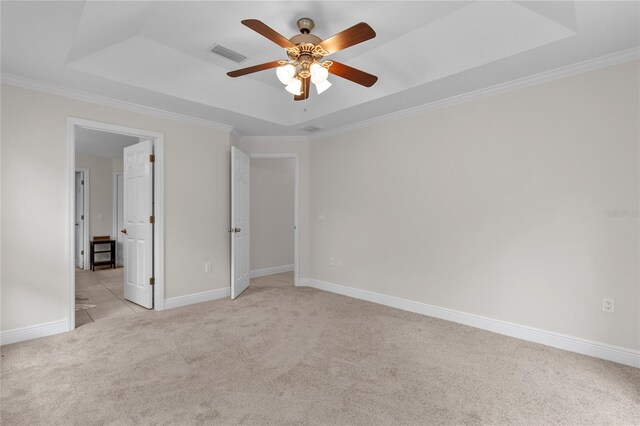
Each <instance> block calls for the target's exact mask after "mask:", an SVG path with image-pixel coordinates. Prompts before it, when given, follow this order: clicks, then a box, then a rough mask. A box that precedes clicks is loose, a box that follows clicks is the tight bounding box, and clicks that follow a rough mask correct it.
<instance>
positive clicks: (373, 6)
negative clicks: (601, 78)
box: [1, 1, 640, 136]
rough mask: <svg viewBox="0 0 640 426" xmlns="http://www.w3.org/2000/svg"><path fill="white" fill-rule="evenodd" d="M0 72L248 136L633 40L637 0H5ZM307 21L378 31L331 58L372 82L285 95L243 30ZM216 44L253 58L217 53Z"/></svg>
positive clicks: (376, 110)
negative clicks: (247, 23)
mask: <svg viewBox="0 0 640 426" xmlns="http://www.w3.org/2000/svg"><path fill="white" fill-rule="evenodd" d="M1 7H2V11H1V12H2V72H3V74H4V75H11V76H18V77H24V78H28V79H33V80H38V81H42V82H45V83H49V84H55V85H59V86H64V87H68V88H72V89H76V90H82V91H86V92H90V93H94V94H97V95H102V96H108V97H111V98H115V99H119V100H123V101H126V102H130V103H134V104H138V105H144V106H149V107H152V108H156V109H161V110H165V111H170V112H175V113H180V114H185V115H189V116H192V117H196V118H201V119H205V120H210V121H215V122H219V123H223V124H226V125H229V126H232V127H234V128H236V129H237V130H238V131H239V132H240V133H241V134H243V135H266V136H272V135H305V134H307V133H306V132H305V131H303V130H301V129H302V128H303V127H306V126H310V125H311V126H316V127H319V128H321V129H323V130H329V129H334V128H337V127H341V126H345V125H348V124H351V123H353V122H354V121H363V120H368V119H372V118H375V117H377V116H380V115H384V114H389V113H393V112H395V111H398V110H403V109H407V108H411V107H415V106H417V105H421V104H425V103H431V102H434V101H438V100H441V99H446V98H449V97H452V96H456V95H460V94H462V93H466V92H470V91H474V90H478V89H482V88H485V87H488V86H492V85H495V84H500V83H504V82H508V81H512V80H515V79H519V78H522V77H526V76H528V75H532V74H536V73H540V72H543V71H547V70H551V69H555V68H559V67H562V66H566V65H571V64H574V63H577V62H581V61H585V60H589V59H592V58H596V57H600V56H603V55H607V54H611V53H614V52H619V51H623V50H627V49H631V48H637V47H638V46H639V45H640V13H639V12H640V3H638V2H635V1H633V2H609V1H606V2H597V1H594V2H573V1H566V2H564V1H554V2H515V1H498V2H481V1H461V2H456V1H429V2H426V1H425V2H421V1H410V2H399V1H388V2H384V1H372V2H353V1H349V2H340V1H327V2H320V1H314V2H286V1H282V2H270V1H259V2H242V1H234V2H223V1H215V2H206V1H201V2H171V1H158V2H7V1H3V2H2V5H1ZM303 16H308V17H311V18H312V19H314V21H315V23H316V27H315V29H314V30H313V33H314V34H316V35H318V36H319V37H321V38H327V37H329V36H331V35H332V34H335V33H337V32H339V31H341V30H343V29H345V28H347V27H349V26H351V25H353V24H355V23H357V22H360V21H364V22H367V23H369V24H370V25H371V26H372V27H373V28H374V30H375V31H376V33H377V37H376V38H375V39H373V40H370V41H367V42H365V43H362V44H360V45H357V46H354V47H352V48H349V49H346V50H344V51H341V52H338V53H337V54H335V55H332V56H330V57H329V59H335V60H338V61H341V62H343V63H346V64H348V65H351V66H354V67H357V68H360V69H362V70H364V71H367V72H369V73H372V74H375V75H377V76H378V77H379V80H378V82H377V83H376V84H375V85H374V86H373V87H372V88H369V89H367V88H364V87H362V86H359V85H356V84H354V83H351V82H349V81H346V80H343V79H340V78H339V77H335V76H330V80H331V81H332V82H333V84H334V85H333V87H331V88H330V89H329V90H327V91H326V92H324V93H323V94H322V95H320V96H318V95H316V94H315V93H312V94H311V97H310V98H309V99H308V100H307V101H304V102H294V101H293V100H292V97H291V95H290V94H289V93H287V92H286V91H285V90H284V89H283V87H282V85H280V83H279V82H278V81H277V79H276V77H275V72H274V71H273V70H268V71H263V72H261V73H256V74H253V75H251V76H246V77H240V78H236V79H231V78H229V77H227V75H226V72H227V71H229V70H232V69H236V68H242V67H245V66H250V65H254V64H259V63H262V62H267V61H271V60H275V59H283V58H285V57H286V56H285V54H284V51H283V49H282V48H280V47H279V46H277V45H276V44H274V43H272V42H270V41H269V40H267V39H265V38H264V37H262V36H260V35H259V34H257V33H254V32H253V31H251V30H249V29H248V28H246V27H244V26H243V25H241V24H240V21H241V20H242V19H248V18H256V19H260V20H262V21H263V22H265V23H266V24H267V25H269V26H271V27H272V28H274V29H275V30H277V31H279V32H280V33H282V34H283V35H285V36H286V37H291V36H292V35H294V34H296V33H297V28H296V26H295V23H296V20H297V19H298V18H300V17H303ZM214 44H220V45H222V46H225V47H227V48H230V49H233V50H236V51H237V52H239V53H241V54H243V55H245V56H247V57H248V59H247V60H246V61H244V62H243V63H242V64H240V65H238V64H236V63H234V62H231V61H229V60H226V59H224V58H220V57H218V56H216V55H213V54H211V53H210V52H209V50H210V49H211V48H212V47H213V45H214Z"/></svg>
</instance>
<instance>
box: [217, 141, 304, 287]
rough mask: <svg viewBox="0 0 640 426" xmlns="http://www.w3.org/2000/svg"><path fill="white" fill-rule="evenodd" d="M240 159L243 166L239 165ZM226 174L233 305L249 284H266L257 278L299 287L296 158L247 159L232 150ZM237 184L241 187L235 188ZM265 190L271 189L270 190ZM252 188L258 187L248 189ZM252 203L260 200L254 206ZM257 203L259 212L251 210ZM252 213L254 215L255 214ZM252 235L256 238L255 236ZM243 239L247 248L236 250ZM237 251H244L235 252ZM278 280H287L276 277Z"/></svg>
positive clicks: (250, 156) (262, 155) (271, 155)
mask: <svg viewBox="0 0 640 426" xmlns="http://www.w3.org/2000/svg"><path fill="white" fill-rule="evenodd" d="M234 154H235V155H234ZM244 158H246V160H248V161H246V160H243V161H239V159H244ZM234 160H235V161H234ZM247 163H249V167H248V169H249V172H248V173H247V172H245V169H246V164H247ZM254 166H257V167H254ZM231 168H232V173H231V176H232V177H231V180H232V188H231V198H232V199H231V208H232V211H231V226H230V228H229V232H230V233H231V298H232V299H235V298H236V297H237V296H238V295H239V294H240V293H241V292H242V291H243V290H244V289H245V288H246V287H247V286H248V285H250V283H251V279H255V280H260V283H262V282H263V281H265V279H263V278H262V277H268V276H272V277H274V278H280V279H281V280H280V281H281V282H282V281H287V282H290V283H291V285H298V282H299V277H300V271H299V188H300V184H299V159H298V154H296V153H251V154H248V155H246V154H244V153H242V151H240V150H238V149H237V148H236V147H232V161H231ZM253 168H255V170H253ZM256 172H258V173H260V176H258V179H259V180H260V181H259V182H258V181H256V180H255V178H256V176H253V177H252V176H251V174H252V173H253V174H255V173H256ZM246 175H248V176H246ZM246 177H248V179H247V178H246ZM243 182H246V184H245V183H243ZM239 183H243V184H242V185H239ZM265 185H266V186H265ZM269 185H271V188H270V189H269V188H268V186H269ZM274 185H275V186H274ZM254 186H259V187H258V188H253V187H254ZM263 186H264V187H263ZM240 189H242V190H240ZM276 192H277V193H278V196H277V197H276V196H275V195H276ZM257 197H259V198H260V199H259V200H258V198H257ZM257 201H259V203H260V206H255V205H254V204H255V203H256V202H257ZM256 207H257V208H258V209H259V210H256ZM257 215H259V216H257ZM270 218H271V219H270ZM276 222H277V223H276ZM256 232H257V233H258V234H254V233H256ZM254 235H255V236H254ZM242 238H244V239H245V240H246V239H248V240H249V241H248V244H243V245H239V243H240V242H241V241H240V240H241V239H242ZM242 242H244V241H242ZM274 244H275V245H277V247H275V246H274ZM241 247H246V248H244V249H242V250H240V249H239V248H241ZM245 274H246V275H245ZM277 274H290V275H292V276H290V277H285V276H280V277H276V275H277ZM245 276H246V278H244V277H245ZM245 279H246V282H245V281H244V280H245Z"/></svg>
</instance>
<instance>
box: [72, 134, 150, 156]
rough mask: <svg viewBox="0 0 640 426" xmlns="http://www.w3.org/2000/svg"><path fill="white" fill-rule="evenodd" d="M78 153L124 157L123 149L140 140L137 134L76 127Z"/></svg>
mask: <svg viewBox="0 0 640 426" xmlns="http://www.w3.org/2000/svg"><path fill="white" fill-rule="evenodd" d="M75 136H76V155H88V156H92V157H108V158H122V157H123V150H124V148H125V147H127V146H131V145H133V144H136V143H138V142H139V138H137V137H135V136H127V135H120V134H118V133H111V132H102V131H100V130H93V129H85V128H82V127H78V128H76V135H75Z"/></svg>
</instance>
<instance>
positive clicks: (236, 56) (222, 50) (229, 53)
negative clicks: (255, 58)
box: [211, 44, 247, 64]
mask: <svg viewBox="0 0 640 426" xmlns="http://www.w3.org/2000/svg"><path fill="white" fill-rule="evenodd" d="M211 53H215V54H216V55H220V56H222V57H223V58H227V59H230V60H232V61H233V62H235V63H238V64H239V63H241V62H243V61H244V60H245V59H247V57H246V56H244V55H241V54H240V53H238V52H234V51H233V50H231V49H227V48H226V47H223V46H220V45H219V44H216V45H215V46H213V49H211Z"/></svg>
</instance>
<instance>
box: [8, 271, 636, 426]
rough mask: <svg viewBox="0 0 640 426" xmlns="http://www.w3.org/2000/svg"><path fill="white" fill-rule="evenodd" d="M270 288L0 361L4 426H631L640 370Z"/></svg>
mask: <svg viewBox="0 0 640 426" xmlns="http://www.w3.org/2000/svg"><path fill="white" fill-rule="evenodd" d="M291 279H292V277H291V274H280V275H278V276H271V277H264V278H261V279H257V280H255V281H253V282H252V286H251V287H250V288H249V289H248V290H247V291H246V292H245V293H244V294H242V295H241V296H240V297H239V298H238V299H237V300H235V301H231V300H219V301H213V302H208V303H201V304H198V305H192V306H188V307H184V308H178V309H173V310H168V311H163V312H153V311H151V312H138V313H136V314H135V315H131V316H125V317H117V318H111V319H105V320H104V321H101V322H96V323H91V324H87V325H85V326H83V327H81V328H79V329H77V330H76V331H74V332H72V333H66V334H61V335H58V336H52V337H47V338H43V339H38V340H34V341H30V342H23V343H17V344H13V345H8V346H4V347H3V348H2V357H3V358H2V368H1V376H0V378H1V382H2V383H1V391H2V394H1V400H0V402H1V416H2V417H1V421H2V424H3V425H5V424H6V425H10V424H29V425H32V424H41V425H44V424H46V425H53V424H82V425H84V424H180V425H184V424H210V423H217V424H239V423H242V424H274V425H284V424H368V425H370V424H384V425H389V424H436V423H437V424H442V423H446V424H454V423H455V424H463V423H464V424H466V423H474V424H481V423H482V424H486V423H491V424H513V423H519V424H546V423H563V424H639V423H640V370H639V369H634V368H631V367H624V366H622V365H618V364H614V363H611V362H607V361H602V360H598V359H595V358H589V357H586V356H581V355H577V354H573V353H569V352H564V351H561V350H556V349H552V348H548V347H545V346H541V345H537V344H533V343H528V342H525V341H521V340H517V339H513V338H509V337H505V336H501V335H497V334H492V333H489V332H485V331H481V330H477V329H474V328H470V327H465V326H462V325H458V324H454V323H450V322H446V321H442V320H438V319H433V318H429V317H425V316H421V315H416V314H412V313H408V312H403V311H399V310H395V309H391V308H387V307H384V306H380V305H375V304H373V303H368V302H363V301H359V300H355V299H350V298H347V297H343V296H339V295H335V294H331V293H326V292H322V291H318V290H315V289H310V288H294V287H292V285H291Z"/></svg>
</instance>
